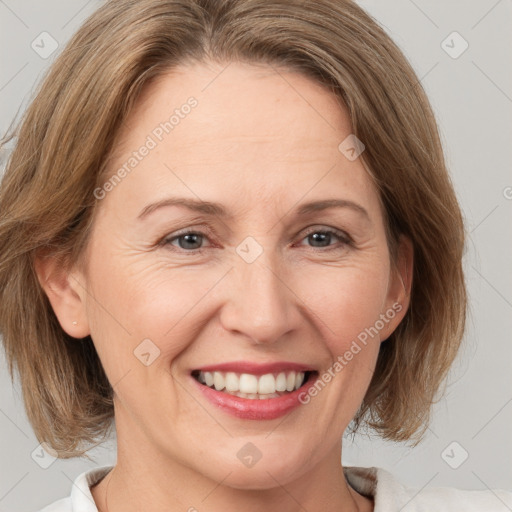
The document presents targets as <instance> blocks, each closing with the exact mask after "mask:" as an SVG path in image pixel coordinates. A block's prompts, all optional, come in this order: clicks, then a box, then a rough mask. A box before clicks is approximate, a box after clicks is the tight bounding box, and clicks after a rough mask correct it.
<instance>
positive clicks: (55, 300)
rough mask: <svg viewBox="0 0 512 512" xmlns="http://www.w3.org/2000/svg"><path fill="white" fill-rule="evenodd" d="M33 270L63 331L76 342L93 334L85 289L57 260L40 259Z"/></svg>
mask: <svg viewBox="0 0 512 512" xmlns="http://www.w3.org/2000/svg"><path fill="white" fill-rule="evenodd" d="M34 268H35V271H36V274H37V278H38V280H39V283H40V284H41V287H42V288H43V290H44V292H45V294H46V296H47V297H48V300H49V301H50V304H51V305H52V308H53V311H54V312H55V316H56V317H57V319H58V321H59V323H60V325H61V327H62V329H63V330H64V331H65V332H66V333H67V334H69V335H70V336H72V337H74V338H84V337H86V336H88V335H89V334H90V331H89V325H88V321H87V315H86V310H85V300H84V299H85V293H84V292H85V288H84V287H83V286H80V281H79V278H78V279H77V277H76V276H75V275H74V274H72V273H71V272H69V271H68V270H66V268H65V266H64V265H63V264H62V261H60V260H59V259H58V258H56V257H52V256H46V257H45V256H37V257H36V259H35V261H34Z"/></svg>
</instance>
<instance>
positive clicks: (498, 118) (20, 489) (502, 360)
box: [0, 0, 512, 512]
mask: <svg viewBox="0 0 512 512" xmlns="http://www.w3.org/2000/svg"><path fill="white" fill-rule="evenodd" d="M358 3H359V4H360V5H361V6H362V7H364V8H366V9H367V10H368V11H369V13H370V14H372V15H373V16H374V17H375V18H376V19H377V20H378V22H379V23H380V24H381V25H382V26H383V27H384V28H385V30H386V31H387V32H388V33H389V34H390V35H391V37H392V38H393V39H394V40H395V41H396V43H397V44H398V45H399V46H400V47H401V48H402V50H403V51H404V53H405V54H406V56H407V57H408V58H409V60H410V62H411V64H412V65H413V67H414V69H415V70H416V72H417V74H418V78H419V79H420V80H421V83H422V85H423V87H424V88H425V90H426V92H427V94H428V96H429V98H430V100H431V103H432V105H433V108H434V111H435V113H436V115H437V118H438V122H439V126H440V130H441V134H442V139H443V144H444V147H445V151H446V157H447V161H448V166H449V168H450V172H451V174H452V177H453V182H454V186H455V189H456V191H457V195H458V198H459V200H460V204H461V207H462V209H463V212H464V216H465V219H466V225H467V230H468V233H469V239H468V245H467V253H466V256H465V270H466V276H467V283H468V287H469V294H470V316H469V321H468V326H467V332H466V335H465V338H464V344H463V349H462V350H461V352H460V355H459V357H458V359H457V361H456V364H455V365H454V366H453V369H452V372H451V374H450V377H449V379H448V383H447V387H446V394H445V396H444V398H443V399H442V400H441V401H440V402H439V403H438V404H436V405H435V407H434V409H433V411H434V413H433V421H432V423H431V425H430V428H429V430H428V432H427V435H426V438H425V440H424V442H423V443H422V444H420V445H419V446H417V447H416V448H414V449H411V448H409V447H407V446H406V445H399V444H394V443H385V442H383V441H381V440H379V439H378V438H377V437H376V436H372V437H368V436H362V435H359V436H356V438H355V440H351V438H346V439H345V442H344V452H343V462H344V464H345V465H358V466H379V467H383V468H386V469H389V470H390V471H392V472H393V473H394V474H395V475H396V476H397V477H398V478H399V479H400V480H401V481H402V482H403V483H404V484H406V485H411V486H415V487H417V488H418V490H419V492H421V489H422V488H425V487H427V486H455V487H460V488H465V489H488V488H504V489H508V490H512V429H511V425H512V382H511V368H512V343H511V336H510V333H511V331H512V315H511V310H512V266H511V262H512V243H511V241H512V229H511V228H512V226H511V224H512V222H511V219H512V215H511V214H512V173H511V165H512V158H511V146H512V137H511V135H512V133H511V131H512V130H511V125H512V116H511V114H512V72H511V66H510V63H511V62H512V60H511V53H512V52H511V50H512V30H511V21H512V1H511V0H499V1H496V0H472V1H467V0H458V1H454V0H435V1H432V0H428V1H427V0H392V1H385V2H384V1H382V0H360V1H359V2H358ZM100 4H101V2H99V1H97V0H90V1H86V0H65V1H64V0H47V1H41V0H21V1H20V0H0V131H1V133H2V134H3V133H5V131H6V129H7V127H8V126H9V124H10V122H11V120H12V119H13V117H14V116H15V115H16V113H17V112H18V110H19V109H21V111H22V110H23V108H24V107H25V106H26V105H27V102H28V100H29V98H30V97H31V94H32V92H33V90H34V87H35V85H36V83H37V82H38V80H39V78H40V77H41V75H42V73H43V72H44V71H45V70H46V69H47V67H48V66H49V65H50V64H51V63H52V61H53V60H54V58H55V56H56V55H57V54H58V52H59V51H60V49H61V48H62V46H63V45H64V44H65V43H66V41H67V40H68V39H69V37H70V36H71V34H73V33H74V31H76V29H77V28H78V26H79V25H80V24H81V23H82V21H83V20H84V19H85V18H86V17H87V16H88V15H89V14H90V13H92V12H93V11H94V10H95V9H96V8H97V7H98V6H99V5H100ZM44 32H46V33H47V34H42V33H44ZM454 32H457V34H453V33H454ZM42 38H46V39H44V41H45V43H44V44H43V43H41V40H42ZM52 40H55V41H56V43H55V44H58V45H59V46H58V48H57V49H56V51H55V52H53V53H52V54H51V55H45V54H44V52H49V51H51V49H52V46H51V44H52ZM466 44H467V45H468V46H467V48H466V49H465V50H464V48H465V47H466ZM43 46H44V48H45V49H44V50H43V48H42V47H43ZM463 50H464V51H463ZM6 157H7V152H5V151H4V152H3V153H2V154H1V155H0V159H1V160H2V161H5V158H6ZM0 307H1V305H0ZM27 307H29V306H28V305H27ZM38 446H39V443H38V441H37V440H36V438H35V437H34V434H33V432H32V429H31V427H30V425H29V424H28V422H27V419H26V415H25V411H24V409H23V406H22V403H21V395H20V390H19V385H18V384H17V383H16V384H15V386H14V387H13V386H12V385H11V382H10V379H9V377H8V373H7V368H6V365H5V360H4V357H3V354H2V355H1V356H0V512H6V511H20V512H29V511H35V510H37V509H39V508H40V507H42V506H44V505H47V504H48V503H50V502H53V501H54V500H56V499H58V498H60V497H64V496H67V495H69V493H70V490H71V485H72V481H73V480H74V478H75V477H76V476H77V475H78V474H79V473H81V472H82V471H84V470H86V469H88V468H91V467H93V466H96V465H103V464H111V463H114V462H115V439H114V440H111V441H109V442H107V443H106V444H104V445H103V446H101V447H99V448H97V449H95V450H94V451H92V452H90V455H91V456H93V457H94V459H95V462H94V463H91V462H88V461H86V460H56V461H54V462H53V463H52V464H51V465H50V466H49V467H48V468H47V469H43V468H42V467H40V465H39V464H38V463H37V462H36V461H35V460H36V459H37V457H35V456H34V455H33V454H34V453H38V452H37V450H38ZM499 505H500V503H499V502H498V501H497V507H498V506H499ZM501 506H503V507H504V505H501ZM496 510H498V508H497V509H496ZM504 510H505V507H504Z"/></svg>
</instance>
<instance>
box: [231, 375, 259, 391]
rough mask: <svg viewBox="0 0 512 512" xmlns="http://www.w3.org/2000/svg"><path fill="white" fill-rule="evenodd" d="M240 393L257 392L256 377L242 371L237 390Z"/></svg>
mask: <svg viewBox="0 0 512 512" xmlns="http://www.w3.org/2000/svg"><path fill="white" fill-rule="evenodd" d="M233 391H240V392H241V393H257V392H258V377H256V375H251V374H250V373H242V375H240V383H239V388H238V390H233Z"/></svg>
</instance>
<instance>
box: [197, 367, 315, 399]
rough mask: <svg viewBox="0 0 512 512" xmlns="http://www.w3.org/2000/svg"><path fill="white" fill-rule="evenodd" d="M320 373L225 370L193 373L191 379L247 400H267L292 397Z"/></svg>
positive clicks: (309, 371)
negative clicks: (257, 372) (257, 373)
mask: <svg viewBox="0 0 512 512" xmlns="http://www.w3.org/2000/svg"><path fill="white" fill-rule="evenodd" d="M316 373H317V372H315V371H311V370H307V371H295V370H287V371H281V372H273V373H265V374H263V375H256V374H253V373H239V372H226V371H202V370H194V371H193V372H192V377H193V378H194V379H195V380H196V381H197V382H199V383H200V384H202V385H203V386H207V387H209V388H210V389H214V390H215V391H218V392H221V393H226V394H229V395H232V396H236V397H238V398H245V399H247V400H268V399H272V398H280V397H282V396H286V395H289V394H291V393H293V392H295V391H298V390H300V389H301V388H302V387H304V386H306V384H307V383H308V382H309V381H310V380H311V379H312V377H313V376H314V374H316Z"/></svg>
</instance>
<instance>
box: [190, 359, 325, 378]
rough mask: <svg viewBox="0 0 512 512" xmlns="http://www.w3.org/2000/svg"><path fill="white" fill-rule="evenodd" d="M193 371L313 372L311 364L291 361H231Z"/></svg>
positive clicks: (253, 373)
mask: <svg viewBox="0 0 512 512" xmlns="http://www.w3.org/2000/svg"><path fill="white" fill-rule="evenodd" d="M195 371H200V372H215V371H217V372H234V373H250V374H252V375H265V374H267V373H280V372H286V371H289V372H291V371H296V372H308V371H309V372H313V371H315V369H314V368H313V367H312V366H309V365H306V364H301V363H293V362H288V361H276V362H273V363H254V362H250V361H231V362H226V363H219V364H210V365H208V366H202V367H200V368H196V369H195Z"/></svg>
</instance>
